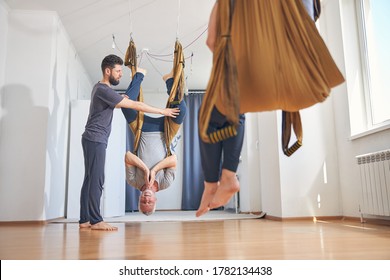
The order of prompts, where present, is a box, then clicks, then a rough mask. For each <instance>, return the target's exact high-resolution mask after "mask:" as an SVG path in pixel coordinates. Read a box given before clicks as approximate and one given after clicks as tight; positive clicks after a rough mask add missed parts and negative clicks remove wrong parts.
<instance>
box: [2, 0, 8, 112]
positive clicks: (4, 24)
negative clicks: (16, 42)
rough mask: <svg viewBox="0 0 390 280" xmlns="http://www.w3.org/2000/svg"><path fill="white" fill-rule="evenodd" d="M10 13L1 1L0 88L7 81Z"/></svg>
mask: <svg viewBox="0 0 390 280" xmlns="http://www.w3.org/2000/svg"><path fill="white" fill-rule="evenodd" d="M8 11H9V8H8V6H7V5H6V4H5V2H4V1H3V0H0V88H2V87H3V85H4V79H5V61H6V51H7V34H8ZM1 101H2V100H1V98H0V117H1V115H2V105H1Z"/></svg>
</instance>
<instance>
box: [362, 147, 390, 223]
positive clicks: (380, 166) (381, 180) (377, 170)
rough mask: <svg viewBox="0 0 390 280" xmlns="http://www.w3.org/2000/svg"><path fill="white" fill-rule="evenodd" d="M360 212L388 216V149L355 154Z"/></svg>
mask: <svg viewBox="0 0 390 280" xmlns="http://www.w3.org/2000/svg"><path fill="white" fill-rule="evenodd" d="M356 159H357V163H358V165H359V168H360V179H361V180H360V181H361V197H360V211H361V213H362V214H370V215H378V216H390V150H385V151H378V152H375V153H370V154H365V155H359V156H356Z"/></svg>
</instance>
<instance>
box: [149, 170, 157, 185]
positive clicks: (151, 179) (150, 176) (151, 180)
mask: <svg viewBox="0 0 390 280" xmlns="http://www.w3.org/2000/svg"><path fill="white" fill-rule="evenodd" d="M155 179H156V171H154V169H152V170H150V175H149V187H151V186H153V184H154V180H155Z"/></svg>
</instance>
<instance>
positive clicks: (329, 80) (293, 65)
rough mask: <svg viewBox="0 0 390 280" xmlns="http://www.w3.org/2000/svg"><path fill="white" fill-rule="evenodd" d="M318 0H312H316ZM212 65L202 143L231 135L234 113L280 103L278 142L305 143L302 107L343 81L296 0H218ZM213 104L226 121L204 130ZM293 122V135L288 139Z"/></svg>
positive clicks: (203, 110) (201, 124)
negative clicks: (220, 126) (221, 126)
mask: <svg viewBox="0 0 390 280" xmlns="http://www.w3.org/2000/svg"><path fill="white" fill-rule="evenodd" d="M315 2H316V1H315ZM216 21H217V37H216V42H215V48H214V54H213V68H212V72H211V76H210V80H209V83H208V86H207V90H206V94H205V97H204V100H203V102H202V105H201V108H200V118H199V133H200V137H201V139H202V140H203V141H204V142H206V143H216V142H218V141H222V140H224V139H226V138H228V137H232V136H234V135H236V130H235V128H236V125H237V124H238V121H239V120H238V116H239V114H240V113H241V114H243V113H246V112H261V111H272V110H282V111H283V115H282V116H283V117H282V118H283V119H282V146H283V152H284V154H285V155H287V156H290V155H291V154H292V153H294V152H295V151H296V150H297V149H298V148H299V147H300V146H301V145H302V124H301V119H300V114H299V110H301V109H304V108H307V107H310V106H312V105H314V104H316V103H319V102H322V101H324V100H325V99H326V98H327V97H328V96H329V93H330V91H331V88H332V87H335V86H337V85H339V84H341V83H343V82H344V77H343V76H342V74H341V73H340V71H339V69H338V68H337V66H336V64H335V62H334V61H333V58H332V56H331V55H330V53H329V51H328V49H327V47H326V45H325V43H324V41H323V40H322V38H321V36H320V34H319V32H318V30H317V28H316V26H315V23H314V21H313V20H312V19H311V18H310V16H309V15H308V13H307V12H306V10H305V7H304V6H303V4H302V2H301V0H289V1H284V0H251V1H232V0H218V10H217V19H216ZM214 106H215V107H216V108H217V109H218V110H219V111H220V112H221V113H222V114H224V115H225V116H226V118H227V119H228V121H229V122H230V123H231V126H229V127H225V128H224V129H222V130H219V131H215V132H213V133H211V134H207V128H208V125H209V121H210V115H211V112H212V110H213V108H214ZM291 127H292V128H293V129H294V132H295V135H296V137H297V141H296V143H295V144H293V145H292V146H290V147H289V141H290V136H291Z"/></svg>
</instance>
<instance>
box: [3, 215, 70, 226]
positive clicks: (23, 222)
mask: <svg viewBox="0 0 390 280" xmlns="http://www.w3.org/2000/svg"><path fill="white" fill-rule="evenodd" d="M61 219H65V217H59V218H55V219H50V220H44V221H39V220H35V221H0V226H4V225H5V226H6V225H11V226H18V225H21V226H25V225H39V226H42V225H46V224H49V223H51V222H55V221H57V220H61Z"/></svg>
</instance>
